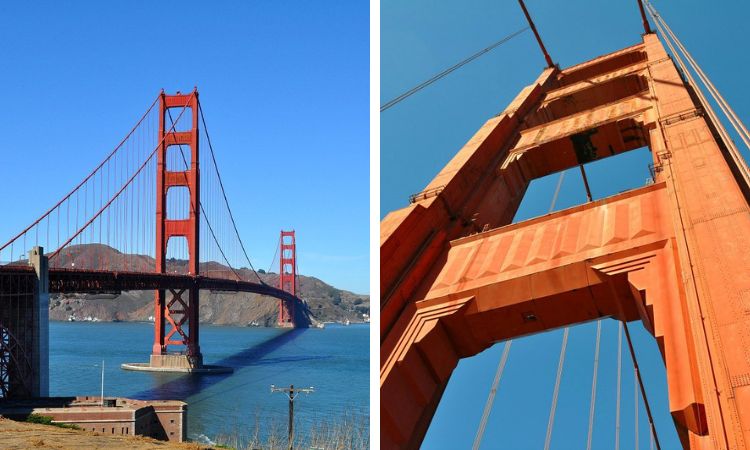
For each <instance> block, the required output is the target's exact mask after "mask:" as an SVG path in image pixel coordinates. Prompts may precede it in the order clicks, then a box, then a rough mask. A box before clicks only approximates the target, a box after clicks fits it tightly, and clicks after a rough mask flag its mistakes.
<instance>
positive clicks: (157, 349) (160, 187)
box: [151, 90, 203, 368]
mask: <svg viewBox="0 0 750 450" xmlns="http://www.w3.org/2000/svg"><path fill="white" fill-rule="evenodd" d="M186 105H187V106H186ZM185 107H187V108H190V110H191V117H192V124H191V129H190V130H189V131H175V127H174V126H173V125H171V124H170V125H169V126H166V118H167V116H166V115H167V114H168V110H169V108H179V109H182V108H185ZM159 109H160V114H159V143H160V144H159V148H158V150H157V155H158V160H157V174H156V272H157V273H165V269H166V255H167V244H168V243H169V239H170V238H172V237H184V238H185V239H186V240H187V247H188V253H189V256H188V273H189V274H190V275H193V276H196V275H198V248H199V246H198V236H199V224H200V217H199V215H198V213H199V211H200V206H199V199H200V177H199V169H198V161H199V159H198V156H199V154H198V91H197V90H194V91H193V92H192V93H190V94H180V93H179V92H178V93H177V94H176V95H165V94H164V92H163V91H162V94H161V99H160V102H159ZM182 145H186V146H190V168H189V169H188V170H184V171H170V170H168V168H167V162H166V161H167V151H168V149H169V148H170V147H172V146H182ZM178 186H184V187H187V188H188V191H189V195H190V211H189V214H188V218H187V219H169V218H168V217H167V213H166V212H167V192H168V191H169V189H170V188H172V187H178ZM169 292H170V293H171V294H172V296H171V299H170V300H169V302H167V301H166V295H165V294H166V291H165V289H159V290H157V291H156V297H155V299H154V346H153V351H152V354H151V366H152V367H184V366H185V367H190V368H193V367H200V366H202V364H203V357H202V355H201V351H200V346H199V344H198V335H199V333H198V305H199V302H198V288H197V287H195V286H194V287H191V288H187V289H169ZM166 323H169V327H170V329H169V331H168V332H166V333H165V331H166V328H165V325H166ZM170 345H181V346H185V353H184V354H179V355H169V354H168V353H167V350H168V347H169V346H170Z"/></svg>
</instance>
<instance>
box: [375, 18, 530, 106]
mask: <svg viewBox="0 0 750 450" xmlns="http://www.w3.org/2000/svg"><path fill="white" fill-rule="evenodd" d="M528 29H529V27H528V26H527V27H523V28H521V29H520V30H518V31H516V32H514V33H511V34H509V35H507V36H505V37H504V38H502V39H500V40H499V41H497V42H495V43H494V44H492V45H490V46H489V47H485V48H484V49H482V50H480V51H478V52H476V53H474V54H473V55H471V56H469V57H468V58H466V59H464V60H463V61H461V62H459V63H458V64H454V65H452V66H451V67H449V68H447V69H445V70H443V71H442V72H440V73H438V74H437V75H435V76H433V77H432V78H430V79H428V80H426V81H423V82H422V83H420V84H418V85H416V86H414V87H413V88H411V89H409V90H408V91H406V92H404V93H403V94H401V95H399V96H398V97H396V98H394V99H392V100H390V101H387V102H385V103H384V104H383V105H382V106H381V107H380V112H383V111H385V110H386V109H388V108H390V107H391V106H393V105H395V104H397V103H399V102H400V101H402V100H404V99H406V98H408V97H410V96H411V95H413V94H416V93H417V92H419V91H421V90H422V89H424V88H426V87H427V86H429V85H431V84H432V83H434V82H436V81H437V80H439V79H441V78H443V77H445V76H446V75H449V74H450V73H451V72H454V71H455V70H456V69H460V68H461V67H463V66H465V65H466V64H468V63H470V62H472V61H474V60H475V59H477V58H479V57H480V56H482V55H484V54H486V53H489V52H490V51H492V50H494V49H495V48H497V47H499V46H501V45H502V44H504V43H506V42H508V41H509V40H511V39H513V38H514V37H516V36H518V35H519V34H521V33H523V32H524V31H526V30H528Z"/></svg>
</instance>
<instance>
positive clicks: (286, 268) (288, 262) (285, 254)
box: [278, 230, 297, 328]
mask: <svg viewBox="0 0 750 450" xmlns="http://www.w3.org/2000/svg"><path fill="white" fill-rule="evenodd" d="M279 248H280V254H279V289H281V290H282V291H286V292H288V293H290V294H292V295H293V296H295V297H296V296H297V242H296V239H295V237H294V230H292V231H284V230H281V239H280V240H279ZM294 320H295V311H294V302H293V301H289V300H279V320H278V326H280V327H282V328H293V327H294Z"/></svg>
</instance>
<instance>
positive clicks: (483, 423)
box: [471, 339, 513, 450]
mask: <svg viewBox="0 0 750 450" xmlns="http://www.w3.org/2000/svg"><path fill="white" fill-rule="evenodd" d="M512 343H513V340H512V339H510V340H508V341H506V342H505V347H504V348H503V354H502V356H501V357H500V362H499V363H498V365H497V371H496V372H495V379H494V380H492V388H490V395H489V396H488V397H487V402H486V403H485V404H484V411H482V420H480V421H479V428H478V429H477V434H476V436H475V437H474V445H473V446H472V447H471V448H472V450H479V446H480V445H481V443H482V437H484V430H485V428H486V427H487V419H489V417H490V411H492V405H493V404H494V403H495V395H496V394H497V386H498V385H499V384H500V378H502V376H503V371H505V363H506V362H508V353H510V346H511V344H512Z"/></svg>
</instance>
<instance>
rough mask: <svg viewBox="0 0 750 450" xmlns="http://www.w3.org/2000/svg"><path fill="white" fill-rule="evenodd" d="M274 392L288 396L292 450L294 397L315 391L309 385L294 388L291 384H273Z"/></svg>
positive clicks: (292, 444)
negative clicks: (282, 385)
mask: <svg viewBox="0 0 750 450" xmlns="http://www.w3.org/2000/svg"><path fill="white" fill-rule="evenodd" d="M274 392H283V393H285V394H286V396H287V397H288V398H289V437H288V442H289V450H292V449H293V448H294V399H295V398H297V396H298V395H299V394H300V393H301V392H304V393H305V394H310V393H312V392H315V388H313V387H312V386H310V387H309V388H295V387H294V385H293V384H290V385H289V387H276V386H275V385H273V384H272V385H271V393H272V394H273V393H274Z"/></svg>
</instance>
